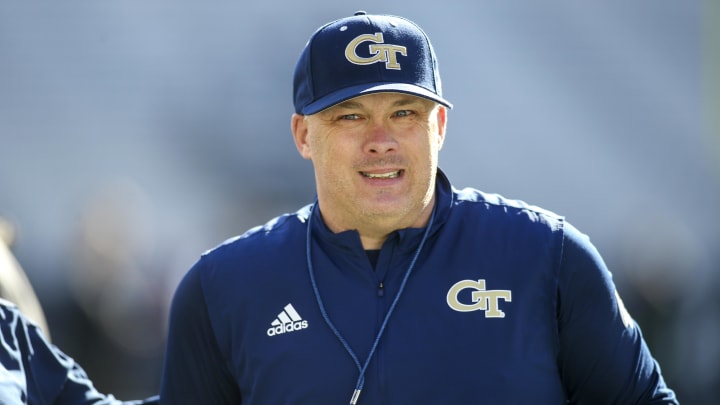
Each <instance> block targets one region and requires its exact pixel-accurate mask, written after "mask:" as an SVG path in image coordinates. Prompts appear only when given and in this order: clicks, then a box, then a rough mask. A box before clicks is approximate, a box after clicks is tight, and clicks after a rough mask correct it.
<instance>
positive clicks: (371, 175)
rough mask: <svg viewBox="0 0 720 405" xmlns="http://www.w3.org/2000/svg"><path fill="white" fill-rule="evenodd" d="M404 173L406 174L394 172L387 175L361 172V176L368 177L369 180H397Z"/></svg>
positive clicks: (399, 171)
mask: <svg viewBox="0 0 720 405" xmlns="http://www.w3.org/2000/svg"><path fill="white" fill-rule="evenodd" d="M403 172H404V170H395V171H392V172H385V173H368V172H360V174H362V175H363V176H365V177H367V178H368V179H395V178H397V177H400V175H401V174H402V173H403Z"/></svg>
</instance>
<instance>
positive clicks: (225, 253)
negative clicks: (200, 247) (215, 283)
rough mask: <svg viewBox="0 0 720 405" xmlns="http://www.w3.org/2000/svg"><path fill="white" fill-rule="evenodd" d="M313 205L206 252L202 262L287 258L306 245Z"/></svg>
mask: <svg viewBox="0 0 720 405" xmlns="http://www.w3.org/2000/svg"><path fill="white" fill-rule="evenodd" d="M310 207H311V206H305V207H303V208H301V209H300V210H298V211H296V212H293V213H286V214H282V215H279V216H277V217H275V218H273V219H271V220H269V221H268V222H266V223H265V224H263V225H259V226H256V227H253V228H251V229H249V230H247V231H246V232H244V233H242V234H240V235H238V236H234V237H232V238H229V239H227V240H225V241H224V242H222V243H220V244H219V245H217V246H215V247H213V248H212V249H209V250H207V251H205V252H204V253H203V254H202V255H201V259H200V261H201V262H204V263H206V264H210V265H213V266H217V265H223V264H225V263H231V264H233V265H237V263H243V264H246V265H248V264H256V263H262V262H265V263H267V262H273V261H276V260H286V259H285V258H287V257H288V256H289V255H290V254H291V253H290V252H294V251H295V250H298V249H299V248H301V247H302V246H304V244H305V233H306V230H307V218H308V216H309V214H310Z"/></svg>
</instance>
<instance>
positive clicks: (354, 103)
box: [335, 100, 362, 109]
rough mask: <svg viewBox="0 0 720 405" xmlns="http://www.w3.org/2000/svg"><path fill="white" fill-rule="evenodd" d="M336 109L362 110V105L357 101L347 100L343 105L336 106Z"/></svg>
mask: <svg viewBox="0 0 720 405" xmlns="http://www.w3.org/2000/svg"><path fill="white" fill-rule="evenodd" d="M335 107H338V108H348V109H353V108H362V104H360V103H358V102H357V101H353V100H347V101H343V102H342V103H339V104H335Z"/></svg>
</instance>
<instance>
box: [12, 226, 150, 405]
mask: <svg viewBox="0 0 720 405" xmlns="http://www.w3.org/2000/svg"><path fill="white" fill-rule="evenodd" d="M12 236H13V235H12V226H10V224H9V222H7V221H5V220H2V218H0V405H26V404H31V405H34V404H50V405H139V404H148V405H149V404H155V403H157V400H158V399H157V397H156V396H155V397H151V398H147V399H145V400H137V401H125V402H123V401H120V400H118V399H116V398H115V397H114V396H112V395H106V394H103V393H100V392H98V391H97V389H96V388H95V386H94V385H93V383H92V381H91V380H90V378H88V376H87V374H86V373H85V371H84V370H83V369H82V367H80V365H79V364H77V363H76V362H75V361H74V360H73V359H72V358H71V357H69V356H68V355H67V354H65V353H64V352H63V351H62V350H60V349H59V348H58V347H57V346H55V345H53V344H52V343H51V342H50V338H49V335H48V333H49V331H48V327H47V323H46V321H45V315H44V312H43V310H42V306H41V305H40V302H39V300H38V299H37V295H35V291H34V289H33V288H32V285H31V284H30V281H29V280H28V278H27V276H26V274H25V272H24V270H23V269H22V267H21V266H20V264H19V263H18V261H17V259H15V256H14V255H13V254H12V252H11V251H10V247H9V245H10V244H11V242H12V239H13V237H12Z"/></svg>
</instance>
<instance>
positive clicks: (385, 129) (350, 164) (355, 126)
mask: <svg viewBox="0 0 720 405" xmlns="http://www.w3.org/2000/svg"><path fill="white" fill-rule="evenodd" d="M445 120H446V110H445V108H444V107H442V106H439V105H437V104H436V103H434V102H432V101H429V100H426V99H424V98H421V97H416V96H412V95H408V94H401V93H376V94H369V95H365V96H360V97H357V98H354V99H351V100H349V101H346V102H343V103H340V104H337V105H335V106H333V107H331V108H329V109H326V110H324V111H321V112H319V113H317V114H314V115H310V116H305V117H303V116H298V115H296V116H294V117H293V134H294V137H295V142H296V145H297V147H298V150H299V151H300V154H301V155H302V156H303V157H304V158H306V159H310V160H311V161H312V163H313V166H314V168H315V180H316V184H317V192H318V201H319V205H320V209H321V212H322V214H323V218H324V219H325V221H326V223H328V226H330V228H331V229H333V228H334V230H336V231H338V230H346V229H361V228H363V226H367V225H368V224H374V226H388V227H396V228H395V229H399V228H404V227H410V226H417V225H416V222H417V221H418V218H419V217H421V216H422V215H423V213H427V211H428V207H430V208H429V209H432V207H431V203H432V202H433V198H434V190H435V174H436V170H437V160H438V152H439V150H440V148H441V147H442V144H443V140H444V135H445Z"/></svg>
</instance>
